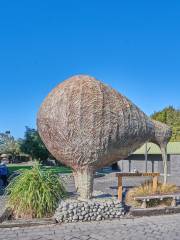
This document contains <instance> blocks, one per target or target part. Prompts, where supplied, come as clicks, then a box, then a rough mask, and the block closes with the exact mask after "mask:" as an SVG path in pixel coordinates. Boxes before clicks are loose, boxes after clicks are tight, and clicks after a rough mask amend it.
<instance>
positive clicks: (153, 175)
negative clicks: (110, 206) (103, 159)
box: [116, 172, 160, 202]
mask: <svg viewBox="0 0 180 240" xmlns="http://www.w3.org/2000/svg"><path fill="white" fill-rule="evenodd" d="M159 176H160V173H149V172H148V173H147V172H146V173H139V172H138V173H116V177H118V200H119V201H121V202H122V190H123V189H122V188H123V186H122V178H123V177H152V178H153V192H156V190H157V184H158V177H159Z"/></svg>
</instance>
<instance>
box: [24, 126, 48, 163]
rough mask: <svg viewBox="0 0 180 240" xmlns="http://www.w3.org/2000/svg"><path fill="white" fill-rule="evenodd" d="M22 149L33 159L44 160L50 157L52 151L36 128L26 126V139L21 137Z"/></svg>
mask: <svg viewBox="0 0 180 240" xmlns="http://www.w3.org/2000/svg"><path fill="white" fill-rule="evenodd" d="M20 149H21V151H22V152H23V153H26V154H29V155H30V156H31V157H32V159H37V160H40V161H44V160H46V159H47V158H48V157H50V153H49V152H48V150H47V148H46V147H45V145H44V143H43V142H42V140H41V138H40V136H39V134H38V132H37V130H36V129H34V128H29V127H26V131H25V135H24V139H20Z"/></svg>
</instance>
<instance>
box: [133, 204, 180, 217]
mask: <svg viewBox="0 0 180 240" xmlns="http://www.w3.org/2000/svg"><path fill="white" fill-rule="evenodd" d="M176 213H180V206H177V207H158V208H145V209H143V208H131V209H130V212H129V214H130V215H131V216H133V217H143V216H157V215H165V214H176Z"/></svg>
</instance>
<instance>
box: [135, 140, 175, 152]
mask: <svg viewBox="0 0 180 240" xmlns="http://www.w3.org/2000/svg"><path fill="white" fill-rule="evenodd" d="M147 150H148V154H161V151H160V148H159V147H158V146H157V145H156V144H154V143H147ZM167 153H168V154H180V142H169V143H168V145H167ZM133 154H145V144H144V145H143V146H142V147H140V148H139V149H137V150H136V151H135V152H134V153H133Z"/></svg>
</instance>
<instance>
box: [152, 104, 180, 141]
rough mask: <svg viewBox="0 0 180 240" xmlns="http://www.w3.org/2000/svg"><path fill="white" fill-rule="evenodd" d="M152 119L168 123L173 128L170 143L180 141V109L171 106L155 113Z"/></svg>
mask: <svg viewBox="0 0 180 240" xmlns="http://www.w3.org/2000/svg"><path fill="white" fill-rule="evenodd" d="M151 118H153V119H154V120H157V121H160V122H163V123H166V124H167V125H169V126H170V127H171V128H172V137H171V140H170V141H172V142H175V141H180V109H175V108H174V107H173V106H169V107H166V108H164V109H163V110H161V111H159V112H154V113H153V114H152V115H151Z"/></svg>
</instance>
